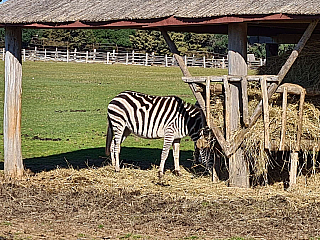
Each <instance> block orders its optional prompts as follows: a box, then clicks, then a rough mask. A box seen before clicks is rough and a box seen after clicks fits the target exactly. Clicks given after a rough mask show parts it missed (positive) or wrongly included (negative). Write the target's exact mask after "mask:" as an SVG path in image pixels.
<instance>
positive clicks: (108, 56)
mask: <svg viewBox="0 0 320 240" xmlns="http://www.w3.org/2000/svg"><path fill="white" fill-rule="evenodd" d="M109 63H110V52H107V64H109Z"/></svg>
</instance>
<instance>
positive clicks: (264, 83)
mask: <svg viewBox="0 0 320 240" xmlns="http://www.w3.org/2000/svg"><path fill="white" fill-rule="evenodd" d="M261 93H262V101H263V124H264V148H265V149H269V148H270V132H269V124H270V120H269V99H268V89H267V81H266V78H265V77H264V78H262V79H261Z"/></svg>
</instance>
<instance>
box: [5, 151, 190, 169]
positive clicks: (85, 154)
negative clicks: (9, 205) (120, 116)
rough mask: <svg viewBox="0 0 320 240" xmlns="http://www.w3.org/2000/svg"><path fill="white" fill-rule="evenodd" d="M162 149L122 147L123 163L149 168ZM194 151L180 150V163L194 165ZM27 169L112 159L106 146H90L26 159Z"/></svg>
mask: <svg viewBox="0 0 320 240" xmlns="http://www.w3.org/2000/svg"><path fill="white" fill-rule="evenodd" d="M160 155H161V149H152V148H132V147H123V148H121V154H120V159H121V165H122V166H127V167H133V168H138V169H143V170H145V169H149V168H151V167H152V165H157V166H158V165H159V163H160ZM192 155H193V152H192V151H180V165H182V166H183V167H185V168H191V167H192V159H193V157H192ZM23 162H24V165H25V168H26V169H29V170H31V171H32V172H35V173H36V172H41V171H49V170H52V169H55V168H57V166H59V167H60V168H69V167H73V168H74V169H81V168H88V167H92V166H95V167H101V166H104V165H107V164H110V159H109V158H107V157H106V155H105V149H104V148H90V149H83V150H78V151H73V152H67V153H61V154H57V155H51V156H46V157H36V158H28V159H24V161H23ZM166 169H173V157H172V150H171V151H170V154H169V157H168V159H167V161H166ZM0 170H3V162H0Z"/></svg>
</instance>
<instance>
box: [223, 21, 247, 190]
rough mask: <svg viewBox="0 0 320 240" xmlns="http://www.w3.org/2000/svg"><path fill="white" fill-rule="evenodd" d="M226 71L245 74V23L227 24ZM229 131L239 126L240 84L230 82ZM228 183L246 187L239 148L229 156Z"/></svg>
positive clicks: (242, 156)
mask: <svg viewBox="0 0 320 240" xmlns="http://www.w3.org/2000/svg"><path fill="white" fill-rule="evenodd" d="M228 63H229V64H228V71H229V75H240V76H246V75H247V71H248V67H247V24H246V23H230V24H229V25H228ZM230 98H231V99H230V102H231V109H230V132H231V136H233V135H234V134H235V132H236V131H238V129H239V127H240V112H239V111H240V109H241V108H242V107H241V104H242V101H240V98H241V84H240V83H230ZM229 185H230V186H232V187H244V188H247V187H249V186H250V184H249V168H248V165H247V162H246V160H245V159H244V153H243V150H242V149H241V148H239V149H237V151H236V152H235V153H234V154H233V155H231V156H230V158H229Z"/></svg>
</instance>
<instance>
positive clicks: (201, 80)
mask: <svg viewBox="0 0 320 240" xmlns="http://www.w3.org/2000/svg"><path fill="white" fill-rule="evenodd" d="M265 76H266V77H267V82H278V77H277V76H275V75H265ZM208 77H209V78H210V81H211V82H223V80H224V78H223V77H221V76H199V77H182V80H183V81H184V82H186V83H205V82H206V80H207V78H208ZM243 77H246V78H247V81H259V82H260V80H261V78H262V76H256V75H255V76H230V75H229V76H228V80H229V82H240V81H242V78H243Z"/></svg>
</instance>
